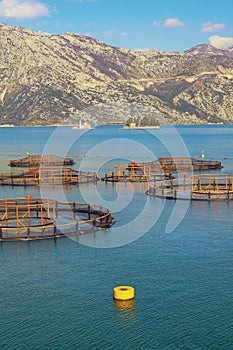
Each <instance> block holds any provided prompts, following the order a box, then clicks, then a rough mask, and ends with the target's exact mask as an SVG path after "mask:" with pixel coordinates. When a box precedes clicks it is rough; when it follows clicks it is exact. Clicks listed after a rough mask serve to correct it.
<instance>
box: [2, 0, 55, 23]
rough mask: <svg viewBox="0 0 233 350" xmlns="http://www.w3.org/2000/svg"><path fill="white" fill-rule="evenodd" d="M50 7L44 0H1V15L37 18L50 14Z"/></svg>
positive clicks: (5, 16)
mask: <svg viewBox="0 0 233 350" xmlns="http://www.w3.org/2000/svg"><path fill="white" fill-rule="evenodd" d="M48 15H49V9H48V7H47V6H46V5H45V4H43V3H42V2H38V1H34V0H2V1H0V17H4V18H20V19H24V18H36V17H41V16H48Z"/></svg>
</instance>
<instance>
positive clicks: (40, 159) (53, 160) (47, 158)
mask: <svg viewBox="0 0 233 350" xmlns="http://www.w3.org/2000/svg"><path fill="white" fill-rule="evenodd" d="M41 165H43V166H70V165H74V160H73V159H72V158H68V157H60V156H58V155H56V154H32V155H28V156H27V157H24V158H20V159H12V160H10V163H9V166H11V167H20V168H27V167H39V166H41Z"/></svg>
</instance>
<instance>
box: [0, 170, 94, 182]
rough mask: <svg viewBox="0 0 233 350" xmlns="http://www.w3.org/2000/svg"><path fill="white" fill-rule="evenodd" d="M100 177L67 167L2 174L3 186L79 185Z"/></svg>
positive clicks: (0, 177) (0, 176)
mask: <svg viewBox="0 0 233 350" xmlns="http://www.w3.org/2000/svg"><path fill="white" fill-rule="evenodd" d="M96 181H98V176H97V174H96V173H94V172H90V171H85V170H74V169H72V168H67V167H44V166H41V167H40V168H29V170H27V171H20V170H15V171H7V172H2V173H0V185H2V186H12V187H13V186H38V185H40V184H54V185H55V184H62V185H67V184H70V185H77V184H82V183H90V182H93V183H95V182H96Z"/></svg>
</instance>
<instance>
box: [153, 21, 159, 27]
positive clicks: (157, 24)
mask: <svg viewBox="0 0 233 350" xmlns="http://www.w3.org/2000/svg"><path fill="white" fill-rule="evenodd" d="M152 26H153V27H159V26H160V23H159V21H154V22H153V23H152Z"/></svg>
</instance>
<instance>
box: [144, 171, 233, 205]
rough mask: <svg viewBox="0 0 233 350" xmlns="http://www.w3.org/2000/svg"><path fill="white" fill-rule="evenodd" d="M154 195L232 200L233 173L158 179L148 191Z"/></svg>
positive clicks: (189, 198) (187, 198)
mask: <svg viewBox="0 0 233 350" xmlns="http://www.w3.org/2000/svg"><path fill="white" fill-rule="evenodd" d="M146 193H147V194H148V195H150V196H153V197H160V198H165V199H175V200H176V199H186V200H206V201H213V200H232V199H233V174H215V175H212V174H198V175H194V176H192V177H190V178H187V177H186V176H184V178H178V179H171V180H166V181H158V182H155V183H154V184H153V185H152V184H151V185H150V186H149V188H148V190H147V192H146Z"/></svg>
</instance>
